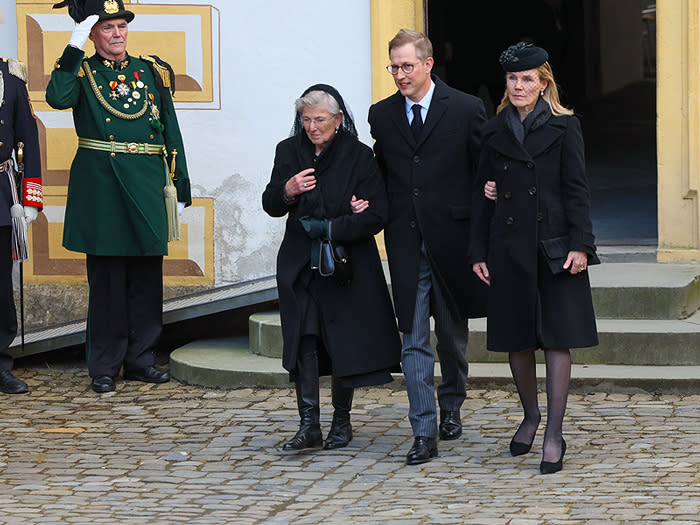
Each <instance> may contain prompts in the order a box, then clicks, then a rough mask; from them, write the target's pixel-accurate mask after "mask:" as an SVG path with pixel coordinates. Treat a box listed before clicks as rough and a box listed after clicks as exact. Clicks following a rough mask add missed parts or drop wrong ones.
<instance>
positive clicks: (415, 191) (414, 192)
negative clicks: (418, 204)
mask: <svg viewBox="0 0 700 525" xmlns="http://www.w3.org/2000/svg"><path fill="white" fill-rule="evenodd" d="M419 194H420V190H419V189H418V188H413V196H414V197H418V195H419Z"/></svg>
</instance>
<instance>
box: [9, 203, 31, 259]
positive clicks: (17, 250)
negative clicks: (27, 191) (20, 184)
mask: <svg viewBox="0 0 700 525" xmlns="http://www.w3.org/2000/svg"><path fill="white" fill-rule="evenodd" d="M10 216H11V217H12V260H13V261H21V262H23V261H28V260H29V241H28V240H27V220H26V219H25V218H24V206H22V205H21V204H13V205H12V207H11V208H10Z"/></svg>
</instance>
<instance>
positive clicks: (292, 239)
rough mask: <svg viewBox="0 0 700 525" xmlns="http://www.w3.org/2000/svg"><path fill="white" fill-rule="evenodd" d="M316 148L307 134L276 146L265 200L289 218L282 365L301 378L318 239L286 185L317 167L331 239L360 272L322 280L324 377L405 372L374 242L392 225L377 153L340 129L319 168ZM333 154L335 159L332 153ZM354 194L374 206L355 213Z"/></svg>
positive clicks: (282, 259)
mask: <svg viewBox="0 0 700 525" xmlns="http://www.w3.org/2000/svg"><path fill="white" fill-rule="evenodd" d="M310 146H311V145H310V142H309V141H308V139H307V138H306V135H305V134H304V133H303V132H302V133H301V134H300V135H296V136H293V137H290V138H288V139H286V140H284V141H282V142H280V143H279V144H278V145H277V151H276V153H275V161H274V167H273V169H272V177H271V179H270V182H269V184H268V185H267V187H266V189H265V191H264V193H263V196H262V203H263V208H264V210H265V211H266V212H267V213H268V214H270V215H271V216H273V217H282V216H284V215H287V223H286V228H285V232H284V238H283V240H282V244H281V246H280V249H279V253H278V256H277V287H278V291H279V302H280V315H281V319H282V336H283V340H284V352H283V366H284V368H285V369H286V370H288V371H290V373H291V376H292V377H294V375H295V370H296V366H297V352H298V349H299V343H300V340H301V336H302V333H301V332H302V327H303V324H302V323H303V315H304V312H305V311H306V310H305V308H306V305H304V304H302V301H300V300H299V298H300V296H302V295H303V296H305V297H308V294H300V290H299V287H300V286H302V283H301V280H300V276H301V275H302V273H303V272H308V267H309V264H310V253H311V241H310V239H309V237H308V236H307V235H306V233H305V232H304V230H303V228H302V227H301V224H300V223H299V220H298V219H299V216H300V215H302V214H303V212H301V211H300V209H301V208H300V205H299V201H300V199H302V198H303V196H302V197H298V198H297V199H296V200H294V201H293V202H291V203H287V202H285V200H284V198H283V195H284V185H285V184H286V182H287V181H288V180H289V179H290V178H291V177H292V176H294V175H295V174H297V173H298V172H300V171H301V170H303V169H306V168H310V167H315V169H316V172H315V175H316V179H317V186H316V188H315V189H314V190H312V192H316V191H324V189H327V190H328V191H327V192H326V191H324V201H325V207H326V212H327V218H330V219H332V228H331V230H332V237H333V240H334V241H337V242H338V243H340V244H342V245H343V246H344V247H346V248H348V249H349V251H350V260H351V263H352V271H353V279H352V283H351V284H350V285H349V286H340V285H338V284H337V283H336V282H335V281H333V280H332V279H331V278H322V279H320V292H319V310H320V312H321V331H322V334H321V339H322V344H323V346H324V347H325V351H326V352H327V354H328V356H329V357H330V361H331V366H332V370H330V371H329V370H325V371H324V370H322V373H324V372H325V373H328V372H332V373H333V375H335V376H337V377H347V376H358V375H363V374H370V373H372V372H377V371H381V370H386V369H398V366H399V361H400V357H401V342H400V338H399V334H398V330H397V327H396V318H395V316H394V312H393V308H392V306H391V299H390V297H389V291H388V289H387V285H386V280H385V278H384V273H383V270H382V266H381V261H380V259H379V252H378V251H377V245H376V243H375V241H374V235H376V234H377V233H378V232H379V231H381V229H382V227H383V226H384V223H385V222H386V216H387V203H386V192H385V190H384V185H383V183H382V179H381V176H380V175H379V171H378V169H377V164H376V162H375V159H374V156H373V154H372V150H371V149H370V148H369V147H367V146H366V145H364V144H362V143H361V142H359V141H358V140H357V138H355V137H354V136H353V135H351V134H350V133H347V132H344V131H342V129H341V131H340V132H339V133H338V134H337V135H336V136H335V138H334V139H333V141H332V143H331V144H329V145H327V146H326V148H325V149H324V152H323V153H322V154H321V156H320V157H319V159H318V161H317V162H316V165H315V166H313V165H311V164H310V161H309V158H310V155H309V154H308V152H306V149H307V148H310ZM327 151H330V152H331V153H332V154H330V155H325V153H326V152H327ZM331 190H332V191H331ZM312 192H309V193H312ZM353 195H355V196H357V198H359V199H366V200H368V201H369V208H368V209H367V210H365V211H364V212H362V213H358V214H353V213H352V209H351V208H350V200H351V198H352V196H353ZM314 271H315V270H314Z"/></svg>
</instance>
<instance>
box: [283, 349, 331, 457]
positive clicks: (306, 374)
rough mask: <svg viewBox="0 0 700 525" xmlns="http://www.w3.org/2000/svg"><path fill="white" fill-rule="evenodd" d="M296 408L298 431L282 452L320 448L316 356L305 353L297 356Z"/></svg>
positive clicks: (314, 353)
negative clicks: (297, 408) (298, 419)
mask: <svg viewBox="0 0 700 525" xmlns="http://www.w3.org/2000/svg"><path fill="white" fill-rule="evenodd" d="M297 368H298V373H297V383H296V391H297V406H298V407H299V418H300V423H299V431H298V432H297V433H296V435H295V436H294V437H293V438H292V439H291V440H289V441H287V442H286V443H285V444H284V446H283V447H282V450H301V449H304V448H321V447H322V446H323V436H322V435H321V425H320V424H319V416H320V412H321V409H320V407H319V395H318V355H317V354H316V352H306V353H303V354H300V355H299V361H298V364H297Z"/></svg>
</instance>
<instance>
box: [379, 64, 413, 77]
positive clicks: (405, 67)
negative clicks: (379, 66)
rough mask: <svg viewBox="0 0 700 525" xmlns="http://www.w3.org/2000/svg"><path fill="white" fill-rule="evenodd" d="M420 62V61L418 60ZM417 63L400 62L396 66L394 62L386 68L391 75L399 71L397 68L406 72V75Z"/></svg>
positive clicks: (411, 71)
mask: <svg viewBox="0 0 700 525" xmlns="http://www.w3.org/2000/svg"><path fill="white" fill-rule="evenodd" d="M419 63H420V62H419ZM416 65H417V64H410V63H406V64H401V65H400V66H397V65H396V64H389V65H388V66H386V70H387V71H388V72H389V73H391V74H392V75H397V74H398V73H399V69H401V71H403V72H404V73H406V74H407V75H409V74H411V73H413V68H415V67H416Z"/></svg>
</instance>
